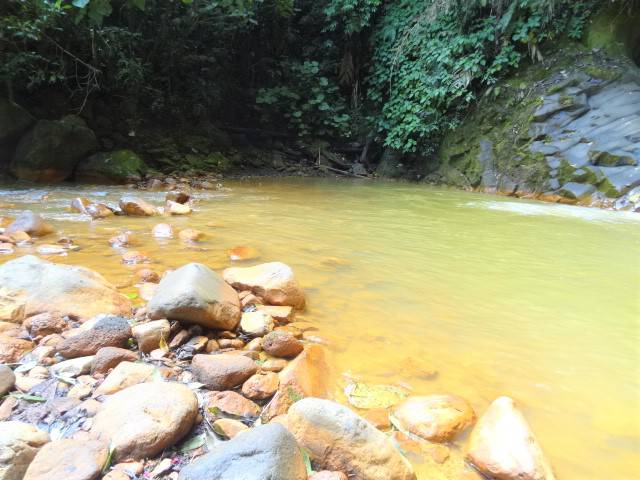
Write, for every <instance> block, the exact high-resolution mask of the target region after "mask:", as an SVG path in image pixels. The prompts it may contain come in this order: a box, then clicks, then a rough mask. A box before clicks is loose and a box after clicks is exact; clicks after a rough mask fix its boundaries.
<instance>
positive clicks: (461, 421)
mask: <svg viewBox="0 0 640 480" xmlns="http://www.w3.org/2000/svg"><path fill="white" fill-rule="evenodd" d="M393 414H394V416H395V417H396V419H397V420H398V422H399V424H400V426H401V427H402V428H403V429H404V430H406V431H408V432H410V433H413V434H414V435H417V436H419V437H422V438H424V439H425V440H429V441H431V442H446V441H449V440H452V439H453V438H454V437H455V436H456V435H457V434H458V433H460V432H461V431H463V430H464V429H465V428H467V427H468V426H469V425H471V424H473V422H474V421H475V419H476V415H475V412H474V411H473V408H471V405H469V402H467V401H466V400H465V399H463V398H461V397H457V396H455V395H429V396H424V397H409V398H407V399H406V400H404V401H403V402H402V403H400V404H399V405H397V406H396V407H395V409H394V412H393Z"/></svg>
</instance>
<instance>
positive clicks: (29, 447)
mask: <svg viewBox="0 0 640 480" xmlns="http://www.w3.org/2000/svg"><path fill="white" fill-rule="evenodd" d="M48 441H49V434H48V433H46V432H43V431H42V430H39V429H37V428H36V427H34V426H33V425H30V424H28V423H23V422H15V421H13V422H0V479H1V480H22V479H23V477H24V474H25V472H26V471H27V468H28V467H29V464H30V463H31V462H32V460H33V458H34V457H35V456H36V454H37V453H38V450H40V448H42V446H43V445H45V444H46V443H47V442H48Z"/></svg>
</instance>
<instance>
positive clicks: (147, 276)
mask: <svg viewBox="0 0 640 480" xmlns="http://www.w3.org/2000/svg"><path fill="white" fill-rule="evenodd" d="M136 275H137V276H138V280H140V281H141V282H144V283H158V282H159V281H160V275H158V274H157V273H156V272H154V271H153V270H151V269H150V268H143V269H141V270H138V271H137V272H136Z"/></svg>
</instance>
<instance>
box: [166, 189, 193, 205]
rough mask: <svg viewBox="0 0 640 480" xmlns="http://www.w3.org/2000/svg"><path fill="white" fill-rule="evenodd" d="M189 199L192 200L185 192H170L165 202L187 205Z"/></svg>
mask: <svg viewBox="0 0 640 480" xmlns="http://www.w3.org/2000/svg"><path fill="white" fill-rule="evenodd" d="M189 198H191V197H190V195H189V193H188V192H186V191H184V190H170V191H168V192H167V194H166V195H165V200H171V201H172V202H176V203H187V202H188V201H189Z"/></svg>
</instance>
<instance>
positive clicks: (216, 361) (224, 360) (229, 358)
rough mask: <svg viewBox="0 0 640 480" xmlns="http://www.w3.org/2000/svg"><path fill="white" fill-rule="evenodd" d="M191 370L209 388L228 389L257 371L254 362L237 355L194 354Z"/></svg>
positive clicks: (241, 382)
mask: <svg viewBox="0 0 640 480" xmlns="http://www.w3.org/2000/svg"><path fill="white" fill-rule="evenodd" d="M191 370H192V371H193V373H194V375H195V376H196V378H197V379H198V381H199V382H201V383H203V384H204V385H205V386H206V387H207V388H208V389H210V390H228V389H231V388H234V387H237V386H239V385H242V384H243V383H244V382H245V381H246V380H247V379H248V378H249V377H250V376H251V375H253V374H254V373H256V372H257V371H258V366H257V365H256V363H255V362H254V361H253V360H251V359H249V358H246V357H243V356H239V355H229V354H220V355H204V354H202V355H196V356H194V357H193V361H192V362H191Z"/></svg>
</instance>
